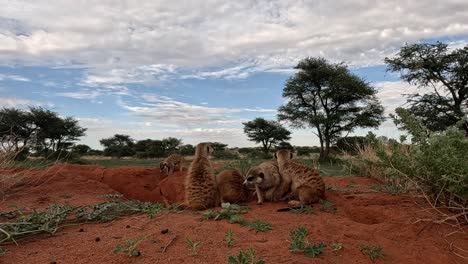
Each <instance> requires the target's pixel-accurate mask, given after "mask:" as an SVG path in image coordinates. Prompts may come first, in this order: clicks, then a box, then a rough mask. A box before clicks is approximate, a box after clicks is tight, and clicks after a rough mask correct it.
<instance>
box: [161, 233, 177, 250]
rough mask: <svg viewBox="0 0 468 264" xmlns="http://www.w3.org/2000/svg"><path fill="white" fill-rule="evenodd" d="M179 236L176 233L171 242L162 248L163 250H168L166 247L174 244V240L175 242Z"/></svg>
mask: <svg viewBox="0 0 468 264" xmlns="http://www.w3.org/2000/svg"><path fill="white" fill-rule="evenodd" d="M176 238H177V235H175V236H174V237H173V238H172V239H171V240H169V242H168V243H167V244H166V245H165V246H164V248H163V249H162V251H161V252H163V253H164V252H166V249H167V248H168V247H169V246H170V245H171V244H172V242H174V241H175V240H176Z"/></svg>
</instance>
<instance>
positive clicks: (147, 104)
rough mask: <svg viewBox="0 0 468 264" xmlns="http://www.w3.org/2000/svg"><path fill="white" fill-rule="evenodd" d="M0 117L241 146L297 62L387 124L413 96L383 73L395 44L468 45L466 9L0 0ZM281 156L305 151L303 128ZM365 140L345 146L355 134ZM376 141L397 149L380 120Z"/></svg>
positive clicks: (98, 133) (466, 4) (307, 134)
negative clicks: (342, 77)
mask: <svg viewBox="0 0 468 264" xmlns="http://www.w3.org/2000/svg"><path fill="white" fill-rule="evenodd" d="M0 6H1V7H2V8H1V9H0V107H17V108H26V107H28V106H42V107H46V108H48V109H51V110H53V111H56V112H58V113H59V114H60V115H61V116H73V117H75V118H76V119H78V120H79V122H80V125H81V126H83V127H86V128H87V129H88V130H87V132H86V136H85V137H83V138H82V140H81V143H84V144H88V145H90V146H91V147H93V148H98V149H99V148H102V147H101V146H100V145H99V139H101V138H105V137H110V136H112V135H113V134H115V133H121V134H128V135H131V136H132V137H133V138H134V139H137V140H140V139H146V138H152V139H161V138H164V137H169V136H171V137H177V138H181V139H182V140H183V141H184V143H188V144H196V143H198V142H201V141H219V142H224V143H227V144H229V146H230V147H236V146H241V147H242V146H253V145H254V143H252V142H250V141H248V140H247V138H246V136H245V135H244V134H243V129H242V128H243V125H242V122H246V121H249V120H252V119H254V118H255V117H264V118H267V119H276V115H277V112H276V110H277V109H278V107H279V106H280V105H282V104H284V103H285V102H286V101H285V99H284V98H282V89H283V88H284V84H285V81H286V80H287V79H288V78H289V77H290V76H292V75H293V74H294V70H293V67H294V66H295V65H296V64H297V63H298V61H299V60H301V59H303V58H305V57H307V56H311V57H319V56H320V57H324V58H326V59H327V60H329V61H331V62H345V63H347V64H348V65H349V67H350V69H351V70H352V72H353V73H355V74H357V75H359V76H361V77H362V78H364V79H365V80H367V81H369V82H370V83H371V84H372V85H373V86H374V87H375V88H376V89H378V96H379V98H380V100H381V102H382V104H383V105H384V106H385V109H386V110H385V113H386V115H388V114H389V113H391V112H392V111H393V110H394V109H395V107H398V106H404V103H405V98H404V96H402V94H404V93H410V92H414V91H416V90H417V88H416V87H414V86H411V85H409V84H407V83H405V82H403V81H401V80H400V78H399V75H398V74H396V73H392V72H388V71H387V70H386V69H387V68H386V66H385V64H384V62H383V60H384V58H385V57H391V56H393V55H395V54H396V52H397V51H398V50H399V48H400V47H401V46H403V45H404V44H405V43H409V44H412V43H421V42H435V41H442V42H446V43H449V44H450V46H451V47H453V48H456V47H462V46H464V45H467V43H468V1H466V0H447V1H392V0H389V1H371V0H369V1H366V0H355V1H349V0H340V1H321V0H315V1H297V0H295V1H292V0H281V1H279V0H278V1H262V0H256V1H247V0H246V1H217V0H206V1H157V0H139V1H117V0H116V1H106V0H99V1H97V0H96V1H79V0H69V1H65V0H64V1H53V0H48V1H42V0H34V1H21V0H14V1H13V0H0ZM292 131H293V135H292V139H291V143H292V144H293V145H317V144H318V139H317V138H316V136H314V135H313V134H312V130H311V129H304V130H292ZM367 131H368V129H366V130H362V129H357V130H356V131H355V132H354V133H353V134H356V135H364V134H366V133H367ZM372 131H373V132H374V133H376V134H378V135H384V136H388V137H398V135H399V133H400V132H399V131H397V129H396V128H395V126H394V125H393V123H392V122H391V121H390V120H388V121H386V122H384V123H383V124H382V125H381V126H380V127H379V128H378V129H377V128H376V129H372Z"/></svg>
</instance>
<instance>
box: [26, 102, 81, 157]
mask: <svg viewBox="0 0 468 264" xmlns="http://www.w3.org/2000/svg"><path fill="white" fill-rule="evenodd" d="M30 113H31V116H32V117H31V118H32V120H33V123H34V125H35V127H36V133H35V140H36V142H35V148H36V150H37V151H38V152H42V153H43V154H44V155H45V156H48V155H49V154H50V152H52V153H54V152H59V151H67V150H68V149H70V148H71V147H72V146H73V142H74V141H76V140H78V139H79V138H80V137H82V136H84V135H85V131H86V128H82V127H81V126H80V125H79V123H78V120H76V119H74V118H73V117H65V118H61V117H60V116H59V114H58V113H56V112H53V111H50V110H48V109H44V108H42V107H32V108H30Z"/></svg>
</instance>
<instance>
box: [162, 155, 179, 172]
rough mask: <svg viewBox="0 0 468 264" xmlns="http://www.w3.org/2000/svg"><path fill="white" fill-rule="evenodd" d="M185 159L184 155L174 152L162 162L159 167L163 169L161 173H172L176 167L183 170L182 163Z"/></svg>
mask: <svg viewBox="0 0 468 264" xmlns="http://www.w3.org/2000/svg"><path fill="white" fill-rule="evenodd" d="M184 161H185V158H184V156H182V155H179V154H172V155H170V156H169V157H167V158H165V159H164V161H163V162H161V164H160V165H159V168H160V169H161V173H162V174H163V175H172V174H173V173H174V170H175V168H176V167H177V168H178V169H179V171H181V170H182V163H183V162H184Z"/></svg>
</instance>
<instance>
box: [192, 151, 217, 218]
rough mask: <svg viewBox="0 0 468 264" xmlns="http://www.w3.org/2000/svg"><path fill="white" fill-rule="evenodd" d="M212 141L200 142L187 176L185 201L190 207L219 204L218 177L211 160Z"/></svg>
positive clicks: (198, 208) (200, 207) (200, 208)
mask: <svg viewBox="0 0 468 264" xmlns="http://www.w3.org/2000/svg"><path fill="white" fill-rule="evenodd" d="M211 153H213V147H211V144H210V143H200V144H198V145H197V147H196V150H195V158H194V159H193V161H192V164H191V165H190V168H189V170H188V173H187V176H186V178H185V203H186V205H187V207H188V208H192V209H196V210H202V209H207V208H211V207H215V206H218V205H219V199H218V195H217V189H216V179H215V176H214V172H213V168H212V166H211V162H210V160H209V156H210V154H211Z"/></svg>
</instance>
